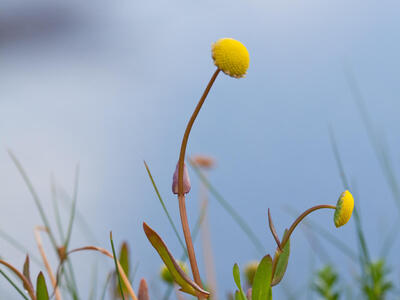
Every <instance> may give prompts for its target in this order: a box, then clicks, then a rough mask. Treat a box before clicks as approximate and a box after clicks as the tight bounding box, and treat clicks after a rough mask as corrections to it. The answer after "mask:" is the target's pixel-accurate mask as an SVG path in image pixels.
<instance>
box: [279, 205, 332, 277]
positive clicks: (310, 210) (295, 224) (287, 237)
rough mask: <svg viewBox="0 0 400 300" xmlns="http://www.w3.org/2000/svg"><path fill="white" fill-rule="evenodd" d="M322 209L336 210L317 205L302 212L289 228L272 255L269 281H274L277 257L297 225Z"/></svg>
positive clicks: (330, 206)
mask: <svg viewBox="0 0 400 300" xmlns="http://www.w3.org/2000/svg"><path fill="white" fill-rule="evenodd" d="M323 208H330V209H336V206H334V205H327V204H323V205H317V206H314V207H311V208H309V209H307V210H306V211H305V212H303V213H302V214H301V215H300V216H299V217H298V218H297V219H296V220H295V221H294V222H293V224H292V226H290V228H289V230H288V232H287V234H286V235H285V237H284V239H283V240H282V242H281V243H280V247H279V244H278V247H277V248H276V251H275V255H274V259H273V261H272V276H271V281H272V280H273V279H274V275H275V271H276V267H277V265H278V260H279V256H280V255H281V253H282V251H283V250H282V249H284V248H285V245H286V243H287V242H288V241H289V239H290V236H291V235H292V233H293V231H294V230H295V229H296V227H297V225H299V223H300V222H301V221H303V219H304V218H305V217H307V216H308V215H309V214H310V213H312V212H313V211H316V210H318V209H323Z"/></svg>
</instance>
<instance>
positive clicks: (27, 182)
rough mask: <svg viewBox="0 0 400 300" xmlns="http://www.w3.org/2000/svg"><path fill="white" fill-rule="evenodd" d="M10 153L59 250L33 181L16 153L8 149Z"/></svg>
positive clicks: (53, 243) (53, 242)
mask: <svg viewBox="0 0 400 300" xmlns="http://www.w3.org/2000/svg"><path fill="white" fill-rule="evenodd" d="M8 154H9V155H10V157H11V160H12V161H13V162H14V165H15V166H16V167H17V169H18V171H19V173H20V174H21V176H22V178H23V180H24V181H25V184H26V185H27V187H28V189H29V191H30V193H31V195H32V197H33V200H34V201H35V204H36V207H37V209H38V210H39V214H40V217H41V218H42V221H43V223H44V225H45V226H46V227H47V229H48V231H49V237H50V241H51V243H52V245H53V247H54V249H56V250H57V242H56V240H55V238H54V235H53V233H52V231H51V227H50V223H49V221H48V219H47V217H46V214H45V212H44V209H43V206H42V203H41V201H40V198H39V196H38V194H37V193H36V190H35V188H34V187H33V184H32V182H31V181H30V179H29V177H28V175H27V173H26V172H25V170H24V168H23V167H22V165H21V163H20V162H19V160H18V159H17V157H16V156H15V155H14V153H13V152H12V151H11V150H8Z"/></svg>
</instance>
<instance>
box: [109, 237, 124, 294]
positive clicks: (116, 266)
mask: <svg viewBox="0 0 400 300" xmlns="http://www.w3.org/2000/svg"><path fill="white" fill-rule="evenodd" d="M110 242H111V248H112V253H113V258H114V263H115V271H116V272H117V277H118V284H119V291H120V292H121V297H122V300H125V295H124V291H123V289H122V282H121V275H120V274H119V268H118V263H117V255H116V254H115V247H114V242H113V237H112V232H110Z"/></svg>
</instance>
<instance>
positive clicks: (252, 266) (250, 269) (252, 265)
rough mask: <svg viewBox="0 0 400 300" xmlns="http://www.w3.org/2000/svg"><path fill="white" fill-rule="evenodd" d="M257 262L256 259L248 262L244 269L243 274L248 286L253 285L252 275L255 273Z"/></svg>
mask: <svg viewBox="0 0 400 300" xmlns="http://www.w3.org/2000/svg"><path fill="white" fill-rule="evenodd" d="M258 264H259V262H258V261H252V262H249V263H248V264H247V265H246V267H245V269H244V274H245V276H246V280H247V283H248V285H249V286H252V285H253V280H254V275H256V271H257V268H258Z"/></svg>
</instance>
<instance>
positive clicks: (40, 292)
mask: <svg viewBox="0 0 400 300" xmlns="http://www.w3.org/2000/svg"><path fill="white" fill-rule="evenodd" d="M36 298H37V300H49V293H48V291H47V285H46V280H45V279H44V276H43V273H42V272H40V273H39V276H38V278H37V281H36Z"/></svg>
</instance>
